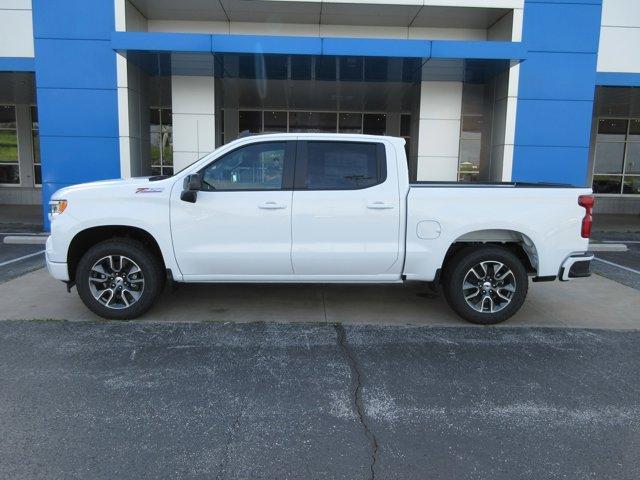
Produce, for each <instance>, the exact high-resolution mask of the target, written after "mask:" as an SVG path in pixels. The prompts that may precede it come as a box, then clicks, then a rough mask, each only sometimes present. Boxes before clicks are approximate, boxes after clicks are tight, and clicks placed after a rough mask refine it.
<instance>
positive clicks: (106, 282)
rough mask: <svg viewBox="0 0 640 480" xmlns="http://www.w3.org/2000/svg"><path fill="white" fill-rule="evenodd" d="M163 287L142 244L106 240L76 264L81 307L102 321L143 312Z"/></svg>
mask: <svg viewBox="0 0 640 480" xmlns="http://www.w3.org/2000/svg"><path fill="white" fill-rule="evenodd" d="M163 285H164V276H163V269H162V265H161V264H160V262H159V260H158V259H157V258H156V257H155V256H154V255H152V254H151V253H150V252H149V251H148V250H147V249H146V248H145V247H144V245H143V244H141V243H140V242H138V241H135V240H130V239H113V240H107V241H104V242H101V243H98V244H97V245H94V246H93V247H91V248H90V249H89V250H88V251H87V252H86V253H85V254H84V255H83V256H82V258H81V259H80V262H78V268H77V270H76V287H77V289H78V294H79V295H80V298H81V299H82V301H83V302H84V304H85V305H86V306H87V307H88V308H89V310H91V311H92V312H94V313H96V314H98V315H100V316H101V317H103V318H107V319H115V320H129V319H132V318H136V317H138V316H140V315H142V314H143V313H145V312H146V311H147V310H149V308H151V306H152V305H153V303H154V302H155V300H156V299H157V297H158V295H159V294H160V292H161V290H162V287H163Z"/></svg>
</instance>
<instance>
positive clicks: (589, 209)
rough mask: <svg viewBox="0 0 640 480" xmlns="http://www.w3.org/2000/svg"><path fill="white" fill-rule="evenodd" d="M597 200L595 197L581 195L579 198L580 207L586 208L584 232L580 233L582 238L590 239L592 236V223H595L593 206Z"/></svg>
mask: <svg viewBox="0 0 640 480" xmlns="http://www.w3.org/2000/svg"><path fill="white" fill-rule="evenodd" d="M595 202H596V199H595V197H594V196H593V195H580V196H579V197H578V205H580V206H581V207H584V209H585V212H584V218H583V219H582V231H581V232H580V233H581V235H582V238H589V237H590V236H591V222H592V221H593V217H592V215H591V214H592V213H593V204H594V203H595Z"/></svg>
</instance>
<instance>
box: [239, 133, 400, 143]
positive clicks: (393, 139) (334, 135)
mask: <svg viewBox="0 0 640 480" xmlns="http://www.w3.org/2000/svg"><path fill="white" fill-rule="evenodd" d="M276 136H277V137H278V138H282V137H285V138H292V139H294V138H298V137H305V138H320V139H321V138H325V139H326V138H331V139H339V140H348V139H350V138H358V139H367V140H377V141H380V140H382V139H384V140H389V141H391V142H402V144H404V143H405V140H404V138H402V137H393V136H391V135H365V134H362V133H314V132H290V133H284V132H260V133H249V132H244V133H240V134H239V135H238V139H241V138H242V139H246V138H251V137H260V138H263V137H267V138H268V137H276Z"/></svg>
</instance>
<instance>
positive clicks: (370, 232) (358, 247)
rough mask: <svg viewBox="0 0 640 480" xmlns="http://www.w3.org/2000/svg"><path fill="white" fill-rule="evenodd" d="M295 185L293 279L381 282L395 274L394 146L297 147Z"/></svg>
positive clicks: (397, 232)
mask: <svg viewBox="0 0 640 480" xmlns="http://www.w3.org/2000/svg"><path fill="white" fill-rule="evenodd" d="M391 155H393V156H394V157H393V158H392V160H393V161H391V162H389V163H388V165H389V166H390V168H387V159H388V158H389V157H390V156H391ZM295 184H296V189H295V192H294V194H293V217H292V231H293V245H292V261H293V268H294V272H295V274H296V275H297V276H305V277H307V276H310V277H317V279H318V281H321V280H323V278H322V277H331V278H330V279H331V280H336V279H340V278H342V279H344V280H347V281H348V280H350V279H356V278H355V277H357V278H360V279H362V277H370V279H371V280H375V279H376V277H377V278H378V279H381V280H382V278H381V276H384V275H397V274H398V273H399V272H400V269H401V264H402V262H401V260H400V258H399V245H400V239H401V236H400V194H399V191H398V190H399V187H398V173H397V170H396V167H395V151H394V150H393V147H392V146H390V145H387V144H386V143H384V142H375V141H365V142H361V141H354V142H348V141H338V142H335V141H322V140H311V139H309V140H308V141H300V142H299V145H298V154H297V161H296V179H295ZM350 277H351V278H350Z"/></svg>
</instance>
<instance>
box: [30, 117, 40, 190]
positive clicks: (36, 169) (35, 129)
mask: <svg viewBox="0 0 640 480" xmlns="http://www.w3.org/2000/svg"><path fill="white" fill-rule="evenodd" d="M31 145H32V146H33V182H34V183H35V184H36V185H42V164H41V163H42V162H41V160H40V131H39V123H38V109H37V108H36V107H33V106H32V107H31Z"/></svg>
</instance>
